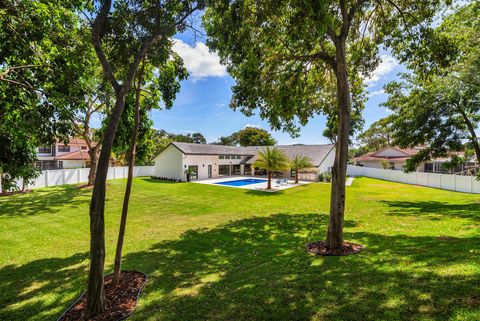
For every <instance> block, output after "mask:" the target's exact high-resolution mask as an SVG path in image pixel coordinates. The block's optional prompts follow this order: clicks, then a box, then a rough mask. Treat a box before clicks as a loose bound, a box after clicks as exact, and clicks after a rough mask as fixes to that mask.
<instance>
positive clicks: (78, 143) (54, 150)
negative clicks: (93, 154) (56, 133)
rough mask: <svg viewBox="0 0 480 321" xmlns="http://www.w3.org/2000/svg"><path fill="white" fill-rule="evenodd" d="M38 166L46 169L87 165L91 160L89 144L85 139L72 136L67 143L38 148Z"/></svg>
mask: <svg viewBox="0 0 480 321" xmlns="http://www.w3.org/2000/svg"><path fill="white" fill-rule="evenodd" d="M37 159H38V160H37V163H36V165H37V167H38V168H40V169H42V170H45V169H60V168H75V167H86V166H87V165H88V163H89V161H90V156H89V155H88V146H87V143H86V142H85V141H84V140H83V139H78V138H71V139H70V141H69V142H68V144H67V145H65V144H64V143H63V142H57V143H56V144H55V145H52V146H40V147H38V149H37Z"/></svg>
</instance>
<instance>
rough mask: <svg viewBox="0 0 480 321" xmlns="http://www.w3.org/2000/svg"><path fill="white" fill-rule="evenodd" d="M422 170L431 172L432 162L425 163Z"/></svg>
mask: <svg viewBox="0 0 480 321" xmlns="http://www.w3.org/2000/svg"><path fill="white" fill-rule="evenodd" d="M423 170H424V171H425V172H430V173H431V172H433V163H425V164H424V165H423Z"/></svg>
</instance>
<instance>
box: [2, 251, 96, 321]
mask: <svg viewBox="0 0 480 321" xmlns="http://www.w3.org/2000/svg"><path fill="white" fill-rule="evenodd" d="M87 265H88V253H76V254H74V255H72V256H69V257H66V258H48V259H40V260H35V261H32V262H29V263H27V264H24V265H20V266H15V265H7V266H4V267H2V268H1V269H0V320H29V319H31V318H33V317H35V319H38V320H47V319H52V320H53V319H55V318H56V317H58V316H59V315H60V314H61V312H62V310H63V309H64V308H66V307H67V306H68V305H69V304H71V303H72V301H73V300H74V298H76V297H77V296H78V295H79V294H80V292H81V291H82V290H81V289H82V288H84V287H85V284H86V277H87V270H86V268H87Z"/></svg>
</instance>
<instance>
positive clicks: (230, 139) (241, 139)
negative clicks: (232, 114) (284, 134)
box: [215, 127, 277, 146]
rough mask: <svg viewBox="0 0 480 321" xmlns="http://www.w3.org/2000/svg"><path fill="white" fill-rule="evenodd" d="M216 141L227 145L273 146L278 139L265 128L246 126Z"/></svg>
mask: <svg viewBox="0 0 480 321" xmlns="http://www.w3.org/2000/svg"><path fill="white" fill-rule="evenodd" d="M215 143H216V144H219V145H227V146H236V145H240V146H273V145H276V144H277V141H276V140H275V138H273V136H272V134H270V133H269V132H268V131H266V130H265V129H262V128H258V127H246V128H244V129H242V130H239V131H237V132H234V133H233V134H231V135H229V136H223V137H220V138H219V139H218V140H217V141H216V142H215Z"/></svg>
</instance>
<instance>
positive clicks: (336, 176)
mask: <svg viewBox="0 0 480 321" xmlns="http://www.w3.org/2000/svg"><path fill="white" fill-rule="evenodd" d="M335 46H336V77H337V100H338V132H337V143H336V150H335V162H334V165H333V169H332V192H331V197H330V221H329V224H328V231H327V242H326V246H327V248H328V249H330V250H334V251H335V250H342V249H343V220H344V213H345V180H346V176H347V160H348V142H349V135H350V110H351V100H350V88H349V83H348V73H347V65H346V58H345V39H342V38H340V39H339V40H337V41H336V44H335Z"/></svg>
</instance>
